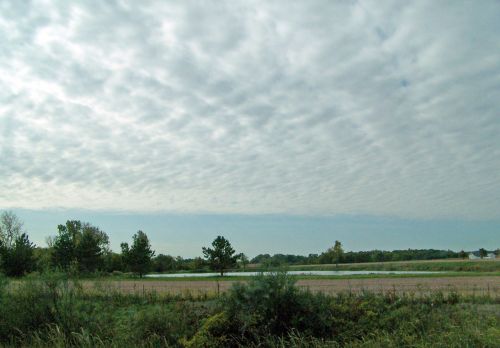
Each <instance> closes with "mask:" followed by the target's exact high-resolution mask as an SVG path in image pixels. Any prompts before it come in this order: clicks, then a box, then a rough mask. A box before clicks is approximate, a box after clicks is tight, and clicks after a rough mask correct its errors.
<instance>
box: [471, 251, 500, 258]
mask: <svg viewBox="0 0 500 348" xmlns="http://www.w3.org/2000/svg"><path fill="white" fill-rule="evenodd" d="M495 257H496V255H495V253H491V252H488V254H487V255H486V256H485V257H483V260H485V259H486V260H493V259H495ZM480 258H481V257H480V256H479V251H473V252H471V253H469V260H477V259H480Z"/></svg>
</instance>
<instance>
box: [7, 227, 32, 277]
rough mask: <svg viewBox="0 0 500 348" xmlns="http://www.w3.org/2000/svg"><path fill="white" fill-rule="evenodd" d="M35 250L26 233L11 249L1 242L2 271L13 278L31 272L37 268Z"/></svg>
mask: <svg viewBox="0 0 500 348" xmlns="http://www.w3.org/2000/svg"><path fill="white" fill-rule="evenodd" d="M33 250H34V245H33V243H31V242H30V241H29V238H28V235H27V234H26V233H22V234H21V235H19V236H17V237H16V239H15V241H14V244H11V245H10V247H8V246H7V245H4V244H3V242H1V241H0V269H1V270H3V271H4V272H5V274H6V275H8V276H11V277H19V276H22V275H24V274H26V273H29V272H31V271H32V270H33V269H34V266H35V259H34V257H33Z"/></svg>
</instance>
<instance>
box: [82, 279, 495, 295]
mask: <svg viewBox="0 0 500 348" xmlns="http://www.w3.org/2000/svg"><path fill="white" fill-rule="evenodd" d="M237 282H238V281H232V280H226V281H220V282H219V281H215V280H209V281H198V280H197V281H189V280H186V281H183V280H179V281H149V280H148V281H140V280H120V281H95V282H94V281H84V287H85V288H87V289H92V290H118V291H120V292H124V293H138V294H140V293H144V294H145V293H150V292H156V293H169V294H191V295H202V294H214V293H218V292H224V291H227V290H228V289H229V288H230V287H231V286H232V285H233V284H234V283H237ZM240 282H241V281H240ZM297 286H298V287H300V288H303V289H309V290H310V291H313V292H317V291H320V292H324V293H329V294H335V293H339V292H346V291H352V292H360V291H371V292H389V291H394V292H396V293H415V294H425V293H428V292H430V291H436V290H441V291H443V292H451V291H456V292H458V293H461V294H469V295H472V294H474V295H478V296H482V295H490V296H493V297H500V277H481V276H479V277H443V278H373V279H339V280H336V279H301V280H298V281H297Z"/></svg>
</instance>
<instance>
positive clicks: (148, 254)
mask: <svg viewBox="0 0 500 348" xmlns="http://www.w3.org/2000/svg"><path fill="white" fill-rule="evenodd" d="M132 239H133V242H132V246H130V248H129V246H128V244H127V243H122V244H121V248H122V255H123V260H124V261H125V264H126V265H127V266H128V268H129V269H130V270H131V271H132V272H134V273H137V274H138V275H139V277H141V278H142V276H143V275H144V274H146V273H147V272H149V271H150V269H151V258H152V257H153V256H154V254H155V252H154V251H153V250H151V245H150V243H149V239H148V236H147V235H146V233H144V232H142V231H138V232H137V233H136V234H134V236H133V237H132Z"/></svg>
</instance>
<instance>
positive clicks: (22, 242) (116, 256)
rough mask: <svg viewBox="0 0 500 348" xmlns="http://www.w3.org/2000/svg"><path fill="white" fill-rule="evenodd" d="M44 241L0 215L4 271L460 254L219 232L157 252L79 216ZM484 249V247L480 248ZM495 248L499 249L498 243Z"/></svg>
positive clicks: (218, 267) (219, 267) (188, 267)
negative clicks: (288, 251)
mask: <svg viewBox="0 0 500 348" xmlns="http://www.w3.org/2000/svg"><path fill="white" fill-rule="evenodd" d="M47 244H48V247H46V248H43V247H36V246H35V245H34V244H33V243H32V242H31V241H30V240H29V237H28V234H27V233H26V232H25V231H24V228H23V223H22V221H20V220H19V218H18V217H17V216H16V215H15V214H14V213H12V212H3V213H2V214H1V215H0V272H1V273H5V274H6V275H8V276H22V275H24V274H27V273H30V272H33V271H39V272H42V271H44V270H47V269H60V270H63V271H66V272H69V273H73V274H77V273H78V274H86V273H95V272H102V273H107V274H109V273H120V272H133V273H135V274H137V275H139V276H140V277H142V276H143V275H144V274H146V273H149V272H158V273H162V272H175V271H181V270H182V271H204V270H206V269H212V270H214V271H216V272H218V273H220V274H221V275H223V273H224V271H225V270H227V269H230V268H236V267H239V268H242V269H245V268H246V266H247V265H248V264H249V263H252V264H260V265H261V266H262V267H263V268H268V267H277V266H281V265H284V264H333V263H336V264H339V263H361V262H385V261H407V260H429V259H446V258H457V257H462V258H465V257H467V256H468V254H467V253H466V252H464V251H463V250H462V251H460V252H458V253H457V252H454V251H451V250H434V249H408V250H394V251H381V250H372V251H358V252H354V251H349V252H344V250H343V247H342V244H341V243H340V242H339V241H335V243H334V245H333V246H332V247H331V248H329V249H328V250H326V251H325V252H323V253H321V254H319V255H318V254H309V255H308V256H301V255H284V254H275V255H273V256H271V255H269V254H261V255H258V256H256V257H254V258H253V259H251V260H249V259H248V257H247V256H246V255H245V254H243V253H239V254H237V253H236V251H235V250H234V249H233V247H232V246H231V243H230V242H229V241H228V240H227V239H225V238H224V237H223V236H218V237H217V238H216V239H215V240H214V241H213V242H212V245H211V247H204V248H202V255H203V257H201V256H200V257H196V258H188V259H184V258H182V257H180V256H177V257H174V256H171V255H165V254H158V255H156V253H155V251H154V250H153V249H152V247H151V244H150V241H149V238H148V236H147V235H146V233H144V232H143V231H141V230H139V231H137V233H135V234H134V235H133V236H132V241H131V243H130V244H128V243H126V242H124V243H121V245H120V246H121V252H120V253H117V252H114V251H112V250H111V249H110V247H109V237H108V235H107V234H106V233H105V232H104V231H102V230H101V229H99V228H98V227H96V226H93V225H91V224H90V223H87V222H81V221H78V220H68V221H66V223H65V224H61V225H58V226H57V233H56V234H55V235H54V236H51V237H49V238H48V240H47ZM482 250H484V249H482ZM497 254H498V249H497Z"/></svg>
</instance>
